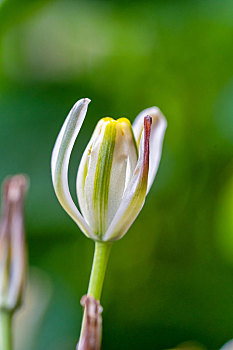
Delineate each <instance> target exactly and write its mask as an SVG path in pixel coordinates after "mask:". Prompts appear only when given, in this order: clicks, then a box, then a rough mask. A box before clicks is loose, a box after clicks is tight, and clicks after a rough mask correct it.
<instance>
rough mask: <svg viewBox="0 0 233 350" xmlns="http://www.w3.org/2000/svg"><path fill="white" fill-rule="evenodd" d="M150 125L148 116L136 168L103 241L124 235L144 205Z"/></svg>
mask: <svg viewBox="0 0 233 350" xmlns="http://www.w3.org/2000/svg"><path fill="white" fill-rule="evenodd" d="M150 126H151V118H150V117H148V116H147V117H146V118H145V124H144V130H143V132H142V136H141V141H140V150H139V158H138V162H137V165H136V168H135V170H134V173H133V176H132V178H131V180H130V182H129V185H128V186H127V188H126V190H125V192H124V195H123V198H122V201H121V204H120V206H119V208H118V210H117V212H116V214H115V216H114V218H113V220H112V222H111V224H110V225H109V227H108V230H107V232H106V234H105V235H104V236H103V241H114V240H116V239H120V238H121V237H122V236H124V234H125V233H126V232H127V231H128V229H129V227H130V226H131V225H132V223H133V222H134V220H135V219H136V217H137V216H138V214H139V212H140V211H141V209H142V207H143V204H144V201H145V197H146V190H147V180H148V170H149V142H150Z"/></svg>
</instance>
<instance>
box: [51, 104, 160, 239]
mask: <svg viewBox="0 0 233 350" xmlns="http://www.w3.org/2000/svg"><path fill="white" fill-rule="evenodd" d="M89 102H90V100H89V99H87V98H85V99H81V100H79V101H78V102H77V103H76V104H75V105H74V107H73V108H72V110H71V111H70V113H69V115H68V117H67V118H66V120H65V122H64V124H63V126H62V129H61V131H60V133H59V135H58V138H57V141H56V143H55V146H54V150H53V154H52V180H53V186H54V189H55V192H56V195H57V197H58V199H59V201H60V203H61V205H62V206H63V208H64V209H65V210H66V211H67V213H68V214H69V215H70V216H71V217H72V219H73V220H74V221H75V222H76V223H77V224H78V226H79V227H80V229H81V230H82V231H83V232H84V233H85V234H86V236H88V237H90V238H92V239H94V240H96V241H103V242H106V241H114V240H117V239H119V238H121V237H122V236H123V235H124V234H125V233H126V232H127V230H128V229H129V227H130V226H131V225H132V223H133V222H134V220H135V219H136V217H137V215H138V214H139V212H140V210H141V209H142V206H143V204H144V201H145V197H146V195H147V193H148V191H149V189H150V187H151V185H152V183H153V181H154V178H155V175H156V172H157V169H158V166H159V162H160V157H161V151H162V143H163V137H164V132H165V129H166V125H167V123H166V119H165V118H164V116H163V114H162V113H161V111H160V110H159V109H158V108H157V107H152V108H148V109H146V110H144V111H142V112H141V113H140V114H139V115H138V117H137V118H136V120H135V121H134V123H133V125H132V126H131V123H130V121H129V120H128V119H126V118H120V119H118V120H114V119H112V118H103V119H101V120H100V121H99V122H98V124H97V126H96V129H95V131H94V133H93V135H92V137H91V139H90V142H89V143H88V145H87V147H86V150H85V151H84V153H83V156H82V159H81V162H80V165H79V169H78V174H77V196H78V202H79V207H80V210H81V212H80V211H79V210H78V208H77V206H76V205H75V204H74V202H73V199H72V197H71V195H70V191H69V185H68V165H69V159H70V155H71V151H72V149H73V146H74V142H75V140H76V138H77V135H78V133H79V130H80V128H81V126H82V123H83V121H84V118H85V115H86V111H87V106H88V104H89Z"/></svg>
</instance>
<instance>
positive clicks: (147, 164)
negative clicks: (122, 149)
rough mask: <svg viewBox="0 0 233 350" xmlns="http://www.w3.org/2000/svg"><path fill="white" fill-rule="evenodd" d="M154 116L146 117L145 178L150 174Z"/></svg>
mask: <svg viewBox="0 0 233 350" xmlns="http://www.w3.org/2000/svg"><path fill="white" fill-rule="evenodd" d="M151 124H152V118H151V116H149V115H147V116H146V117H145V118H144V154H143V178H146V177H147V176H148V171H149V154H150V131H151Z"/></svg>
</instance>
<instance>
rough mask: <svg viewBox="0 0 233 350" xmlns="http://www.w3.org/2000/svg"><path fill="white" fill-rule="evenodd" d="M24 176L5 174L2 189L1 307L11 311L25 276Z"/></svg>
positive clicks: (0, 233) (20, 298)
mask: <svg viewBox="0 0 233 350" xmlns="http://www.w3.org/2000/svg"><path fill="white" fill-rule="evenodd" d="M27 184H28V181H27V178H26V177H25V176H24V175H16V176H12V177H8V178H7V179H6V180H5V181H4V183H3V188H2V217H1V223H0V308H3V309H6V310H10V311H13V310H15V309H16V308H17V307H18V306H19V305H20V303H21V300H22V296H23V292H24V284H25V275H26V251H25V242H24V219H23V204H24V197H25V193H26V190H27Z"/></svg>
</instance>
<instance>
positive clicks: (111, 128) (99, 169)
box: [93, 121, 116, 235]
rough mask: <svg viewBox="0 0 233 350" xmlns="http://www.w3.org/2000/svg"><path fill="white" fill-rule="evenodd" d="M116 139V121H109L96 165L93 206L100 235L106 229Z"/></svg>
mask: <svg viewBox="0 0 233 350" xmlns="http://www.w3.org/2000/svg"><path fill="white" fill-rule="evenodd" d="M115 139H116V122H115V121H110V122H109V123H108V124H107V125H106V128H105V132H104V138H103V142H102V144H101V147H100V151H99V157H98V161H97V166H96V173H95V181H94V192H93V208H94V212H95V216H96V218H97V222H98V226H99V227H98V232H96V234H98V235H102V234H103V233H104V232H105V229H106V225H107V222H106V217H107V211H108V195H109V183H110V176H111V168H112V160H113V152H114V147H115Z"/></svg>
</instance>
